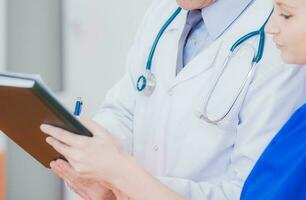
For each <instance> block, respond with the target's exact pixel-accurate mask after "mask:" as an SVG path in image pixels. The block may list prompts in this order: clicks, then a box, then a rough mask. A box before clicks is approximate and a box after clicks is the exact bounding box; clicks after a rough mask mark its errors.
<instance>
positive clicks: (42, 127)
mask: <svg viewBox="0 0 306 200" xmlns="http://www.w3.org/2000/svg"><path fill="white" fill-rule="evenodd" d="M47 129H48V125H46V124H41V125H40V130H41V131H42V132H44V133H46V131H47Z"/></svg>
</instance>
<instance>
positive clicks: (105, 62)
mask: <svg viewBox="0 0 306 200" xmlns="http://www.w3.org/2000/svg"><path fill="white" fill-rule="evenodd" d="M64 2H65V5H64V8H65V10H64V19H65V22H64V24H63V25H64V31H65V32H64V92H63V93H61V94H59V96H60V97H61V99H62V100H63V101H64V103H65V104H66V105H67V106H68V107H70V108H71V109H73V104H74V103H73V102H74V100H75V98H76V97H77V96H82V98H83V100H84V103H85V106H84V114H85V115H92V114H94V113H95V111H96V109H97V108H98V106H99V104H101V103H102V101H103V98H104V96H105V94H106V92H107V90H108V89H109V88H110V87H111V86H112V85H113V84H114V83H115V82H116V81H118V80H119V79H120V78H121V77H122V75H123V73H124V71H125V59H126V55H127V51H128V49H129V47H130V45H131V43H132V41H133V40H134V35H135V33H136V30H137V27H138V25H139V23H140V21H141V18H142V16H143V15H144V12H145V11H146V9H147V7H148V6H149V4H150V2H151V0H131V1H107V0H86V1H84V0H66V1H64ZM144 67H145V66H144ZM75 198H76V197H73V195H72V194H71V193H69V192H67V197H66V199H75Z"/></svg>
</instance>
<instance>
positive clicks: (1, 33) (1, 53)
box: [0, 0, 5, 151]
mask: <svg viewBox="0 0 306 200" xmlns="http://www.w3.org/2000/svg"><path fill="white" fill-rule="evenodd" d="M4 69H5V0H0V72H1V71H4ZM1 134H2V133H1V132H0V151H2V150H4V147H5V140H4V136H3V135H1Z"/></svg>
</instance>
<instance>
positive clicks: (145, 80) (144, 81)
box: [136, 8, 273, 124]
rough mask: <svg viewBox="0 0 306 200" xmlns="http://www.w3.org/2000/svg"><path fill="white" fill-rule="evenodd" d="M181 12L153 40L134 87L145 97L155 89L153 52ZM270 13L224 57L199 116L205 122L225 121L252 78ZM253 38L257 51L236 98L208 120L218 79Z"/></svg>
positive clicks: (262, 49) (177, 11) (170, 19)
mask: <svg viewBox="0 0 306 200" xmlns="http://www.w3.org/2000/svg"><path fill="white" fill-rule="evenodd" d="M181 10H182V9H181V8H178V9H177V10H175V12H174V13H173V14H172V15H171V17H170V18H169V19H168V20H167V21H166V23H165V24H164V25H163V26H162V28H161V29H160V31H159V33H158V35H157V36H156V38H155V40H154V43H153V46H152V48H151V51H150V54H149V57H148V61H147V64H146V72H145V74H144V75H141V76H140V77H139V78H138V80H137V85H136V86H137V91H138V92H143V93H144V94H145V95H146V96H150V95H152V93H153V92H154V89H155V87H156V78H155V76H154V74H153V73H152V70H151V69H152V60H153V57H154V54H155V51H156V47H157V44H158V42H159V40H160V38H161V37H162V35H163V33H164V32H165V30H166V29H167V28H168V26H169V25H170V24H171V23H172V22H173V20H174V19H175V18H176V17H177V16H178V14H179V13H180V12H181ZM272 13H273V10H272V11H271V13H270V14H269V16H268V18H267V20H266V21H265V22H264V24H263V25H262V26H261V27H260V29H259V30H257V31H253V32H251V33H248V34H246V35H244V36H243V37H241V38H240V39H238V40H237V41H236V42H235V43H234V44H233V45H232V47H231V48H230V51H229V54H228V56H227V57H226V59H225V61H224V64H223V65H222V68H221V73H220V74H219V76H218V77H217V79H216V82H215V84H214V86H213V87H212V90H211V91H210V92H209V95H208V98H207V101H206V104H205V105H204V112H203V113H202V114H201V118H202V119H204V120H205V121H207V122H209V123H213V124H217V123H218V122H220V121H222V120H223V119H225V118H226V116H227V115H228V114H229V113H230V112H231V110H232V109H233V107H234V105H235V103H236V102H237V100H238V99H239V96H240V94H241V93H242V92H243V90H244V88H245V87H246V84H247V83H248V82H249V81H250V79H251V78H252V77H253V75H254V73H255V71H256V70H255V69H256V65H257V64H258V63H259V62H260V61H261V59H262V57H263V53H264V48H265V40H266V35H265V32H264V29H265V26H266V24H267V22H268V20H269V19H270V17H271V15H272ZM255 36H260V39H259V45H258V50H257V52H256V54H255V51H256V50H255V49H254V58H253V60H252V65H251V68H250V71H249V72H248V74H247V77H246V79H245V80H244V81H243V84H242V85H241V87H240V88H239V91H238V94H237V96H236V97H235V98H234V100H233V102H232V104H231V106H230V108H229V109H228V111H227V112H225V114H224V115H223V116H222V117H219V118H217V119H210V118H209V117H208V115H207V108H208V104H209V102H210V100H211V97H212V95H213V92H214V90H215V89H216V86H217V84H218V82H219V80H220V78H221V77H222V74H223V73H224V71H225V69H226V67H227V66H228V65H229V63H230V61H231V60H232V58H233V57H234V56H235V54H236V53H237V52H238V50H239V47H241V46H242V44H243V43H244V42H246V41H247V40H249V39H251V38H252V37H255Z"/></svg>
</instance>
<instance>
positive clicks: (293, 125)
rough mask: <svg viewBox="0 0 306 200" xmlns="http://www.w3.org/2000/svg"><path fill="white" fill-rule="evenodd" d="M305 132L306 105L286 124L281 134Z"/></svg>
mask: <svg viewBox="0 0 306 200" xmlns="http://www.w3.org/2000/svg"><path fill="white" fill-rule="evenodd" d="M296 131H299V132H303V133H306V104H304V105H303V106H301V107H300V108H299V109H298V110H297V111H296V112H295V113H294V114H293V115H292V117H291V118H290V119H289V121H288V122H287V123H286V124H285V126H284V127H283V129H282V130H281V131H280V132H286V133H287V132H296Z"/></svg>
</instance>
